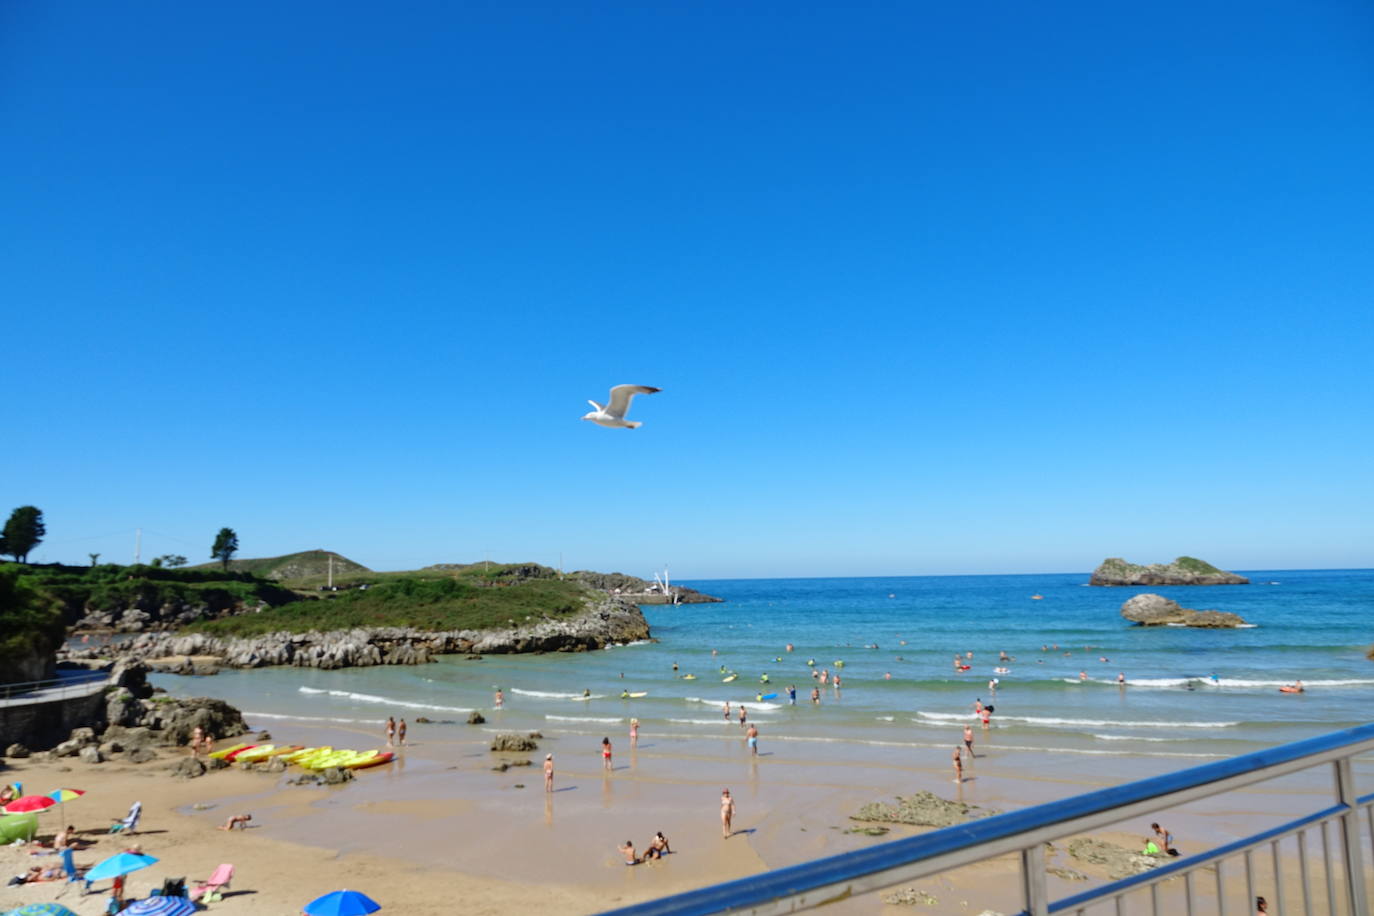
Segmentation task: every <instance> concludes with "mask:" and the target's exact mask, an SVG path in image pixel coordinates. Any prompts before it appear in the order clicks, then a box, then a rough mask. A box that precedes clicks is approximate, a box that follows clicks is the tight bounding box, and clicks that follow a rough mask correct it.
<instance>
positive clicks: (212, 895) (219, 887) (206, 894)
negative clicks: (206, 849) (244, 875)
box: [187, 863, 234, 903]
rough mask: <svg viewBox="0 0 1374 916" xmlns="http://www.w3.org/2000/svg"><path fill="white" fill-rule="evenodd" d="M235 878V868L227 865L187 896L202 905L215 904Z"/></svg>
mask: <svg viewBox="0 0 1374 916" xmlns="http://www.w3.org/2000/svg"><path fill="white" fill-rule="evenodd" d="M233 878H234V866H233V865H230V864H228V863H225V864H223V865H221V866H220V867H219V868H217V869H215V873H214V874H213V875H211V876H210V877H209V878H208V879H206V880H205V881H203V882H201V883H200V884H197V885H196V886H195V887H193V888H191V893H190V894H188V895H187V896H189V897H190V898H191V899H192V900H199V901H200V902H202V903H214V902H215V901H216V900H219V899H220V898H221V896H222V895H223V892H224V891H225V890H226V889H227V888H228V887H229V882H230V881H232V880H233Z"/></svg>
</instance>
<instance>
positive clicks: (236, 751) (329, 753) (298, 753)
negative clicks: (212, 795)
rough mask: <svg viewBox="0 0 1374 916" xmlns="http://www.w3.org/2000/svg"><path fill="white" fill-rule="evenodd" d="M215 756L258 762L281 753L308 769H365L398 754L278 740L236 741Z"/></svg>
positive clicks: (287, 759)
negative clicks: (261, 741)
mask: <svg viewBox="0 0 1374 916" xmlns="http://www.w3.org/2000/svg"><path fill="white" fill-rule="evenodd" d="M210 756H211V757H218V758H219V759H220V760H228V761H232V762H234V763H256V762H259V761H263V760H268V759H270V758H273V757H279V758H281V760H282V761H284V762H285V763H294V764H296V765H297V766H301V767H304V768H305V769H307V770H325V769H328V768H329V767H339V768H341V769H345V770H365V769H367V768H368V767H375V766H381V765H382V764H384V763H390V762H391V761H392V759H394V758H395V756H396V755H395V754H393V753H392V752H391V751H379V750H375V749H374V750H370V751H350V750H344V749H338V750H336V749H335V748H332V747H302V746H301V745H299V744H292V745H282V746H280V747H279V746H277V745H275V744H236V745H234V746H233V747H226V748H222V749H221V750H218V751H213V752H211V754H210Z"/></svg>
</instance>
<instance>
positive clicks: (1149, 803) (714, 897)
mask: <svg viewBox="0 0 1374 916" xmlns="http://www.w3.org/2000/svg"><path fill="white" fill-rule="evenodd" d="M1370 751H1374V725H1362V726H1357V727H1355V728H1348V729H1344V730H1342V731H1338V732H1332V733H1330V734H1326V735H1320V736H1318V737H1315V738H1308V739H1306V740H1303V741H1295V742H1293V743H1291V744H1284V745H1280V746H1278V747H1272V748H1267V749H1265V750H1261V751H1255V752H1254V753H1250V754H1245V755H1242V756H1240V757H1233V758H1230V759H1228V760H1219V761H1216V762H1214V763H1207V764H1203V765H1201V766H1196V767H1192V768H1190V769H1187V770H1182V771H1180V772H1177V773H1166V774H1164V775H1161V776H1154V777H1150V778H1148V779H1142V780H1138V781H1136V782H1131V783H1127V784H1125V785H1121V786H1112V787H1110V788H1106V789H1100V790H1097V791H1095V792H1088V793H1085V794H1083V795H1078V796H1075V797H1072V798H1067V799H1062V800H1060V801H1054V802H1048V803H1046V804H1042V805H1036V806H1034V807H1030V808H1025V809H1023V810H1020V811H1012V812H1008V813H1006V814H1001V815H996V816H994V817H988V818H984V819H981V820H977V821H972V822H970V823H966V824H960V825H957V826H954V827H946V828H944V829H943V830H937V831H934V832H932V833H928V834H924V835H921V836H914V837H906V838H904V839H899V840H893V841H890V842H887V843H882V844H879V845H877V846H873V847H870V848H868V849H861V850H856V851H854V852H847V853H842V854H840V855H835V856H829V857H827V858H824V859H817V860H815V861H812V862H805V863H802V864H800V865H793V866H788V867H786V868H779V869H775V870H773V871H768V872H765V873H763V874H761V875H753V876H750V877H747V878H740V879H737V880H734V881H728V882H725V883H722V884H716V885H712V886H710V887H705V888H700V889H698V890H694V891H687V892H685V893H681V894H676V895H673V896H671V897H664V898H661V899H659V900H651V901H647V902H644V903H638V904H633V905H630V906H626V907H621V908H619V909H615V910H608V911H606V912H605V913H604V914H603V916H708V914H716V913H750V914H766V913H789V912H796V911H798V910H804V909H809V908H810V907H814V906H820V905H822V904H824V903H828V902H832V901H835V900H839V899H842V898H846V897H851V896H854V895H857V894H862V893H867V892H870V891H876V890H880V889H882V888H886V887H890V886H892V885H894V884H897V883H900V882H904V881H911V880H916V879H919V878H925V877H929V876H930V875H934V874H938V873H940V872H945V871H949V870H951V869H955V868H960V867H962V866H965V865H971V864H974V863H976V862H981V861H984V860H986V859H991V858H995V857H997V856H1002V855H1006V854H1008V853H1019V854H1020V855H1021V859H1022V863H1021V868H1022V876H1023V883H1024V886H1025V895H1026V910H1025V912H1026V913H1029V914H1031V916H1047V914H1049V913H1051V912H1058V911H1060V910H1061V909H1063V908H1064V906H1065V905H1066V903H1067V902H1068V901H1060V902H1059V903H1057V904H1054V905H1051V903H1050V902H1049V900H1048V895H1047V893H1046V887H1045V884H1046V882H1045V872H1044V845H1043V844H1045V843H1047V842H1050V841H1052V840H1057V839H1061V838H1063V837H1066V836H1071V835H1073V834H1076V833H1082V832H1084V831H1088V830H1093V829H1097V828H1101V827H1105V826H1109V825H1111V824H1115V823H1118V822H1120V821H1123V820H1128V819H1130V818H1133V817H1139V816H1141V815H1145V814H1150V813H1153V812H1157V811H1159V810H1161V809H1163V808H1169V807H1174V806H1177V805H1181V804H1185V803H1187V802H1191V801H1195V800H1197V799H1200V798H1206V797H1209V796H1212V795H1217V794H1220V793H1222V792H1227V791H1231V790H1234V789H1240V788H1244V787H1246V786H1249V785H1253V784H1255V783H1258V782H1265V781H1268V780H1270V779H1274V778H1276V777H1279V776H1284V775H1287V774H1289V773H1295V772H1298V771H1301V770H1306V769H1309V768H1311V767H1314V766H1318V765H1321V764H1324V763H1331V764H1335V766H1336V775H1337V789H1338V795H1339V797H1338V799H1337V804H1336V805H1335V806H1334V807H1332V808H1328V809H1326V810H1324V811H1321V812H1318V813H1317V814H1316V815H1312V816H1310V817H1308V818H1300V819H1299V820H1298V821H1294V822H1292V823H1291V824H1289V825H1285V828H1287V832H1289V833H1291V832H1292V831H1295V830H1300V829H1302V827H1303V826H1305V825H1306V824H1308V823H1309V822H1315V821H1330V820H1331V819H1333V818H1336V819H1339V820H1340V821H1341V823H1342V826H1343V827H1344V834H1343V839H1344V846H1345V856H1346V868H1347V874H1352V875H1357V876H1359V878H1358V879H1357V880H1354V881H1351V882H1348V883H1349V884H1350V887H1349V888H1348V893H1349V895H1350V908H1351V911H1352V912H1353V913H1356V914H1357V916H1367V914H1368V904H1367V901H1365V899H1364V897H1365V889H1364V884H1363V868H1362V866H1361V865H1360V861H1361V860H1360V857H1361V852H1360V837H1359V827H1358V822H1357V821H1356V820H1355V817H1356V814H1355V812H1356V809H1357V808H1358V807H1360V806H1361V805H1362V804H1363V803H1364V801H1365V799H1357V798H1356V797H1355V794H1354V790H1353V784H1352V782H1351V775H1350V761H1351V759H1352V758H1353V757H1355V756H1357V755H1359V754H1363V753H1368V752H1370ZM1267 833H1268V831H1266V834H1262V835H1260V836H1261V837H1263V836H1266V835H1267ZM1252 839H1254V838H1247V839H1246V840H1242V841H1240V844H1239V845H1238V846H1237V849H1236V850H1233V851H1232V852H1228V853H1225V854H1227V855H1230V854H1234V852H1236V851H1244V850H1245V849H1248V848H1253V846H1254V845H1258V844H1259V843H1263V842H1267V841H1268V840H1267V839H1259V840H1256V841H1255V843H1251V842H1250V840H1252ZM1232 845H1236V844H1232ZM1223 849H1225V847H1223ZM1218 852H1220V850H1218ZM1188 864H1189V865H1195V864H1197V863H1196V861H1193V862H1190V863H1188ZM1179 865H1180V867H1183V863H1179ZM1165 868H1166V869H1172V868H1173V866H1172V865H1171V866H1165ZM1170 873H1171V871H1168V870H1166V871H1160V870H1156V871H1155V872H1151V873H1147V874H1146V875H1143V876H1138V879H1139V880H1137V879H1126V880H1125V881H1123V882H1118V884H1119V885H1121V887H1120V888H1119V889H1118V887H1117V885H1109V886H1108V887H1109V888H1111V890H1110V891H1108V892H1106V893H1104V889H1103V888H1098V889H1097V890H1095V891H1092V892H1089V893H1087V894H1079V895H1076V896H1075V897H1072V898H1069V900H1070V901H1072V905H1073V906H1077V907H1081V906H1083V905H1084V904H1085V903H1087V902H1089V899H1091V900H1100V899H1103V898H1104V896H1109V895H1110V894H1111V893H1119V892H1120V890H1121V889H1128V888H1129V887H1134V886H1136V885H1138V884H1143V883H1150V882H1152V881H1154V880H1160V879H1162V878H1163V877H1167V876H1168V875H1169V874H1170Z"/></svg>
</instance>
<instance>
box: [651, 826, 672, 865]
mask: <svg viewBox="0 0 1374 916" xmlns="http://www.w3.org/2000/svg"><path fill="white" fill-rule="evenodd" d="M670 852H672V850H671V849H669V848H668V838H667V837H666V836H664V835H663V831H662V830H660V831H659V832H658V833H655V834H654V838H653V839H652V840H650V841H649V848H648V849H646V850H645V851H644V858H646V859H647V858H649V856H650V855H652V856H653V857H654V858H656V859H661V858H663V857H664V856H665V855H667V854H668V853H670Z"/></svg>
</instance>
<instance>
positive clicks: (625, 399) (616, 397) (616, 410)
mask: <svg viewBox="0 0 1374 916" xmlns="http://www.w3.org/2000/svg"><path fill="white" fill-rule="evenodd" d="M661 390H662V389H661V388H650V387H649V386H648V385H616V386H615V387H614V388H612V389H611V402H610V403H609V404H598V403H596V401H592V400H588V401H587V403H588V404H590V405H592V406H593V407H595V408H596V410H594V411H592V412H591V413H589V414H586V415H585V416H583V417H582V419H584V420H591V421H592V422H593V423H595V424H596V425H597V426H604V427H606V428H607V429H639V428H640V427H641V426H643V425H644V424H643V423H637V422H635V421H634V420H627V419H625V412H626V411H628V410H629V409H630V398H632V397H634V396H635V395H637V394H653V393H654V392H656V391H661Z"/></svg>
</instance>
